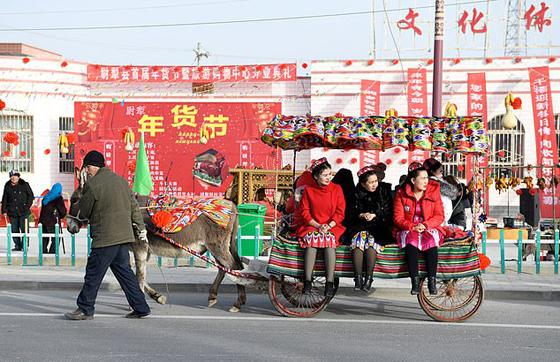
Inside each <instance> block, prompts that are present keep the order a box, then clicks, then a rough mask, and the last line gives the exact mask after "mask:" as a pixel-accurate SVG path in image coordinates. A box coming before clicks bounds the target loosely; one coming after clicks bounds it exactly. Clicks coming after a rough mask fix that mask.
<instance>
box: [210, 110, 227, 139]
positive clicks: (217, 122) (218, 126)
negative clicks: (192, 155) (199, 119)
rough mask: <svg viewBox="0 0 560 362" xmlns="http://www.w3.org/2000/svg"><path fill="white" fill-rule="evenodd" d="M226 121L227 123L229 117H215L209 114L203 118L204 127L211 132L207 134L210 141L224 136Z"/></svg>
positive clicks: (221, 115)
mask: <svg viewBox="0 0 560 362" xmlns="http://www.w3.org/2000/svg"><path fill="white" fill-rule="evenodd" d="M227 121H229V117H225V116H224V115H223V114H220V115H217V116H215V115H213V114H211V115H209V116H206V117H204V123H205V127H206V128H207V129H211V130H212V131H211V132H209V133H210V139H212V138H216V137H219V136H225V135H226V133H227V123H226V122H227Z"/></svg>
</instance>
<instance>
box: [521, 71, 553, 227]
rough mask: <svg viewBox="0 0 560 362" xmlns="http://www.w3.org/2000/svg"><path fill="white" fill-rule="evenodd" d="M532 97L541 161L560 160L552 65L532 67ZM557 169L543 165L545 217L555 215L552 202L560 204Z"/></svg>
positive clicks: (540, 172)
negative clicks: (554, 181)
mask: <svg viewBox="0 0 560 362" xmlns="http://www.w3.org/2000/svg"><path fill="white" fill-rule="evenodd" d="M528 70H529V83H530V85H531V98H532V99H533V118H534V122H535V141H536V148H537V163H538V165H542V166H553V165H557V164H558V147H557V144H556V130H555V127H554V111H553V110H552V92H551V90H550V78H549V70H548V67H536V68H528ZM555 170H556V169H553V168H540V169H539V172H538V173H539V177H544V178H545V180H546V184H547V187H546V188H545V189H544V191H543V192H540V193H539V195H540V202H541V217H543V218H549V217H552V205H553V203H554V204H555V205H558V204H559V202H558V200H559V197H558V196H559V195H558V192H559V191H558V187H556V189H555V190H554V197H553V192H552V187H549V186H548V185H550V183H551V182H550V181H551V179H552V177H553V176H554V175H556V176H557V172H555ZM555 214H556V215H555V217H558V216H560V207H558V206H555Z"/></svg>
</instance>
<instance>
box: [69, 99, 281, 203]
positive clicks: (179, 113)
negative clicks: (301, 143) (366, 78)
mask: <svg viewBox="0 0 560 362" xmlns="http://www.w3.org/2000/svg"><path fill="white" fill-rule="evenodd" d="M74 111H75V115H74V116H75V129H76V135H77V140H76V145H75V149H76V161H75V162H76V165H78V166H79V165H81V163H82V159H83V157H84V156H85V154H86V153H87V152H89V151H90V150H99V151H101V152H102V153H103V154H104V155H105V158H106V164H107V167H109V168H110V169H111V170H113V171H114V172H116V173H117V174H119V175H121V176H123V177H125V178H127V179H128V180H129V181H130V182H131V184H132V178H133V176H134V165H135V163H136V152H137V151H138V143H136V145H135V148H134V150H133V151H132V152H131V153H128V152H126V151H125V148H124V147H125V143H124V142H123V133H122V132H123V130H124V129H127V128H130V129H131V130H132V131H133V132H134V133H135V135H136V137H135V138H136V139H137V140H139V139H140V132H144V139H145V146H146V154H147V156H148V163H149V165H150V173H151V175H152V180H153V182H154V190H153V193H155V194H158V193H163V192H167V193H172V194H174V195H176V196H188V197H190V196H194V195H197V196H210V197H218V196H219V197H221V196H222V195H223V193H224V191H225V190H226V188H227V186H228V185H229V183H230V182H231V176H230V175H229V168H230V167H235V166H236V165H239V166H242V167H247V168H253V167H262V168H264V169H276V168H278V167H281V159H280V155H276V150H275V149H272V148H270V147H268V146H266V145H265V144H264V143H262V142H261V140H260V137H261V133H262V131H263V130H264V128H265V127H266V125H267V123H268V122H269V121H270V120H271V119H272V118H273V117H274V115H276V114H281V113H282V107H281V103H236V102H224V103H219V102H216V103H209V102H208V103H197V102H184V103H179V102H177V103H175V102H173V103H170V102H165V103H163V102H162V103H157V102H153V103H142V102H131V103H125V105H124V106H121V104H120V103H119V104H112V103H109V102H106V103H101V102H76V103H75V106H74ZM203 135H204V136H205V138H206V141H207V143H206V144H203V143H201V138H202V136H203ZM277 156H278V157H277ZM166 187H167V189H166Z"/></svg>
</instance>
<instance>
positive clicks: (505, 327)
mask: <svg viewBox="0 0 560 362" xmlns="http://www.w3.org/2000/svg"><path fill="white" fill-rule="evenodd" d="M75 297H76V293H75V292H71V291H41V292H37V291H35V292H26V291H20V290H17V291H2V292H0V336H1V337H0V346H1V347H0V361H2V362H12V361H53V362H54V361H56V362H65V361H80V362H89V361H119V362H127V361H134V362H140V361H201V360H204V361H362V360H363V361H366V360H367V361H372V360H373V361H375V360H377V361H409V360H417V361H449V360H452V361H453V362H459V361H473V360H492V361H508V362H512V361H521V360H529V359H530V360H535V359H536V360H542V361H545V360H550V361H552V360H556V359H557V358H558V355H559V354H560V346H559V342H560V313H559V308H560V303H558V302H545V301H539V302H537V301H532V302H530V305H528V304H527V303H528V302H503V301H486V302H485V304H483V306H482V308H481V310H480V311H479V313H478V314H477V315H475V316H474V317H473V318H471V319H470V320H469V321H468V322H466V323H463V324H444V323H437V322H432V321H431V320H430V319H428V317H427V316H426V315H424V314H423V312H422V311H421V310H420V308H419V306H418V304H417V302H416V301H415V299H412V298H410V297H407V298H392V299H378V298H358V297H350V296H340V297H339V296H337V298H336V299H335V300H334V301H333V303H332V304H331V305H330V306H329V308H328V309H327V310H326V311H324V312H322V313H321V314H320V315H319V316H317V317H315V318H312V319H289V318H284V317H280V316H278V315H277V314H276V312H274V310H273V309H272V307H271V305H270V302H269V300H268V297H267V296H266V295H250V296H249V298H250V299H249V301H248V305H247V306H246V307H245V308H244V309H243V310H242V311H241V312H240V313H238V314H231V313H228V312H227V309H228V308H229V307H230V305H231V304H232V303H233V301H234V299H235V297H236V296H235V295H234V294H222V295H221V299H220V300H219V302H218V304H217V305H216V307H214V308H211V309H209V308H206V307H205V305H206V298H207V295H206V294H205V293H180V294H179V293H177V294H172V295H171V296H170V300H171V302H172V305H171V306H169V305H167V306H160V305H156V304H155V303H153V302H150V304H151V306H152V308H153V315H152V316H150V317H148V318H146V319H143V320H128V319H125V318H123V316H124V314H125V313H127V311H128V310H127V305H126V301H125V299H124V296H123V295H122V293H119V292H116V293H110V292H101V293H100V295H99V300H98V305H97V312H96V317H95V319H94V320H93V321H69V320H66V319H65V318H64V317H62V314H63V313H64V312H66V311H68V310H71V309H74V308H75V306H74V300H75Z"/></svg>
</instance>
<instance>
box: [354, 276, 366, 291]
mask: <svg viewBox="0 0 560 362" xmlns="http://www.w3.org/2000/svg"><path fill="white" fill-rule="evenodd" d="M363 285H364V279H363V278H362V276H361V275H357V274H354V290H361V289H362V287H363Z"/></svg>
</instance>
